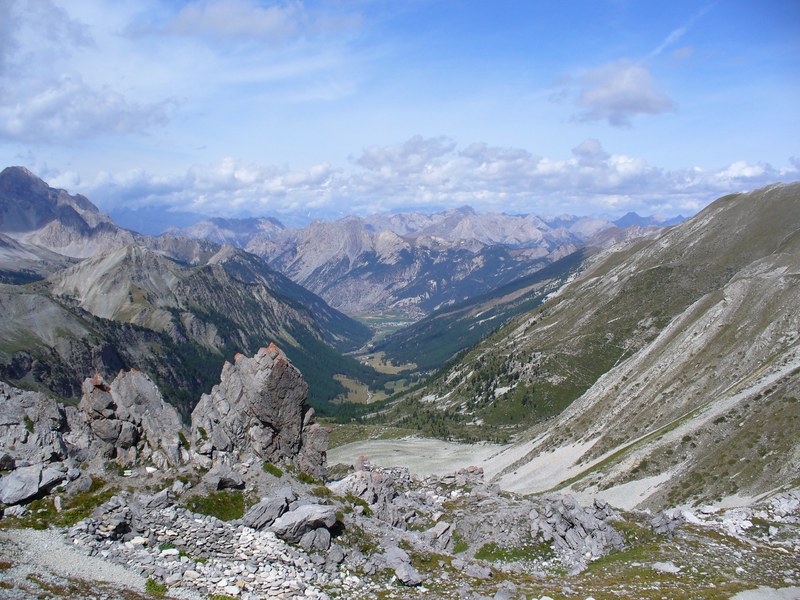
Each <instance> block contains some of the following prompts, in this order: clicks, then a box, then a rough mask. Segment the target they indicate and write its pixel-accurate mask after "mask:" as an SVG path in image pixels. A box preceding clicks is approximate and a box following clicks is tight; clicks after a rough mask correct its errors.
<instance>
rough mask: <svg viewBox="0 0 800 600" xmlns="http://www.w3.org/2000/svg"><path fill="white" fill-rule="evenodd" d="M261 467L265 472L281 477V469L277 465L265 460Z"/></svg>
mask: <svg viewBox="0 0 800 600" xmlns="http://www.w3.org/2000/svg"><path fill="white" fill-rule="evenodd" d="M261 468H262V469H264V472H265V473H269V474H270V475H272V476H273V477H278V478H280V477H283V471H281V468H280V467H279V466H277V465H273V464H272V463H269V462H265V463H264V464H263V465H261Z"/></svg>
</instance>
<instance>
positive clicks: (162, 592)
mask: <svg viewBox="0 0 800 600" xmlns="http://www.w3.org/2000/svg"><path fill="white" fill-rule="evenodd" d="M144 591H145V592H147V593H148V594H150V595H151V596H154V597H155V598H163V597H164V596H166V595H167V586H166V585H165V584H163V583H159V582H158V581H156V580H155V579H148V580H147V581H146V582H145V584H144Z"/></svg>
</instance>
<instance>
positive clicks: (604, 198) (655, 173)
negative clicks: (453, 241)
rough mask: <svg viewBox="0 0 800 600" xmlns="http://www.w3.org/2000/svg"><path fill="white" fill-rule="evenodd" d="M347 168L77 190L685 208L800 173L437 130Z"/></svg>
mask: <svg viewBox="0 0 800 600" xmlns="http://www.w3.org/2000/svg"><path fill="white" fill-rule="evenodd" d="M351 164H352V167H351V168H350V169H347V170H344V169H338V168H334V167H332V166H331V165H329V164H327V163H320V164H317V165H314V166H311V167H309V168H306V169H291V168H289V167H277V166H274V165H264V164H255V163H246V162H243V161H238V160H235V159H233V158H226V159H224V160H221V161H220V162H218V163H216V164H211V165H202V166H200V165H198V166H195V167H192V168H191V169H189V170H188V171H186V172H185V173H182V174H176V175H174V176H169V177H163V176H155V175H151V174H147V173H145V172H143V171H139V170H136V171H128V172H124V173H118V174H113V175H109V174H104V175H102V176H101V177H99V178H97V179H96V180H95V181H93V182H84V183H83V184H82V186H81V188H80V189H79V190H75V191H80V192H82V193H85V194H86V195H88V196H89V197H90V198H91V199H93V200H95V201H96V202H98V203H100V204H101V205H103V206H104V207H105V206H120V205H123V206H128V207H132V208H133V207H137V206H144V205H148V204H159V205H167V206H170V207H173V208H175V209H176V210H191V211H196V212H201V213H205V214H209V215H220V216H222V215H224V216H235V215H238V216H269V215H277V216H281V215H285V214H289V213H291V214H294V215H297V214H298V213H303V214H305V213H311V214H313V215H315V216H325V215H328V216H335V215H340V214H342V213H343V212H344V209H343V208H342V207H344V206H347V207H348V208H347V209H346V211H347V212H354V213H359V212H360V213H365V212H375V211H389V210H398V209H401V210H402V209H406V210H407V209H410V208H419V209H424V208H426V207H427V208H441V207H452V206H460V205H464V204H469V205H472V206H474V207H475V208H476V209H479V210H480V209H482V210H502V211H506V212H521V213H535V214H559V213H563V212H572V213H576V214H587V213H593V214H602V213H619V212H625V211H628V210H636V211H638V212H640V213H645V214H652V213H656V212H658V213H662V214H675V213H676V212H684V213H688V214H691V213H693V212H695V211H696V210H697V209H698V208H700V207H702V206H703V205H705V204H706V203H708V202H709V201H711V200H713V199H714V198H716V197H718V196H720V195H723V194H725V193H727V192H730V191H739V190H741V189H746V188H747V189H753V188H756V187H760V186H762V185H766V184H768V183H774V182H775V181H778V180H781V179H783V180H784V181H786V180H792V179H798V178H800V171H798V169H796V168H795V169H794V170H789V171H778V170H776V169H774V168H773V167H771V166H769V165H751V164H749V163H747V162H744V161H739V162H735V163H733V164H731V165H727V166H725V167H722V168H719V169H713V170H704V169H700V168H697V167H694V168H688V169H683V170H674V171H667V170H664V169H661V168H658V167H656V166H654V165H651V164H649V163H648V162H647V160H646V159H645V158H643V157H637V156H628V155H625V154H614V153H610V152H608V151H606V150H605V149H604V148H603V146H602V145H601V143H600V142H599V141H598V140H596V139H587V140H584V141H583V142H581V143H580V144H578V145H577V146H576V147H575V148H574V149H573V150H572V155H571V156H569V157H567V158H559V157H539V156H534V155H533V154H531V153H530V152H528V151H526V150H523V149H519V148H498V147H491V146H488V145H486V144H483V143H475V144H470V145H467V146H466V147H465V148H464V149H462V150H459V148H458V147H457V144H456V143H455V142H454V141H453V140H451V139H449V138H444V137H439V138H423V137H421V136H415V137H413V138H411V139H410V140H408V141H406V142H404V143H401V144H394V145H389V146H373V147H370V148H367V149H365V150H364V152H363V154H362V155H361V156H360V157H358V158H357V159H354V160H353V161H352V163H351Z"/></svg>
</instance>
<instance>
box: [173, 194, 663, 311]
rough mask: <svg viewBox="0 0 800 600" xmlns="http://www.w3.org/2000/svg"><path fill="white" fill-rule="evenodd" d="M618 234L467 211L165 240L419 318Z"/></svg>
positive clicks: (248, 228)
mask: <svg viewBox="0 0 800 600" xmlns="http://www.w3.org/2000/svg"><path fill="white" fill-rule="evenodd" d="M654 224H655V223H654V222H652V221H648V220H645V219H641V220H640V221H637V222H636V223H635V224H634V225H636V226H637V227H639V228H641V227H642V226H647V225H654ZM612 231H613V232H617V231H619V228H618V227H617V226H615V224H614V223H612V222H610V221H607V220H605V219H596V218H579V217H574V216H568V215H567V216H562V217H559V218H557V219H551V220H550V222H549V223H548V222H546V221H545V220H542V219H540V218H538V217H535V216H533V215H507V214H503V213H476V212H475V211H474V210H473V209H472V208H469V207H462V208H459V209H453V210H447V211H442V212H438V213H433V214H422V213H401V214H395V215H372V216H369V217H363V218H362V217H353V216H350V217H344V218H342V219H339V220H338V221H333V222H323V221H314V222H312V223H311V224H310V225H308V226H307V227H304V228H296V229H289V228H285V227H283V226H282V225H281V224H280V223H279V222H276V221H275V220H272V219H242V220H235V219H211V220H209V221H204V222H201V223H198V224H196V225H193V226H191V227H186V228H182V229H171V230H169V231H168V234H169V235H176V236H181V235H182V236H188V237H191V238H198V239H209V240H214V241H220V242H221V241H224V242H226V243H231V244H233V245H236V246H238V247H242V248H245V249H246V250H248V251H249V252H253V253H254V254H257V255H259V256H261V257H263V258H264V259H265V260H267V261H268V262H269V264H270V265H271V266H272V267H274V268H276V269H277V270H279V271H280V272H282V273H284V274H285V275H287V276H288V277H290V278H291V279H292V280H293V281H296V282H298V283H300V284H301V285H303V286H304V287H306V288H308V289H310V290H312V291H314V292H315V293H317V294H319V295H320V296H322V297H323V298H325V300H326V301H327V302H329V303H330V304H331V306H334V307H336V308H338V309H340V310H344V311H347V312H375V311H387V310H401V311H403V312H406V313H408V314H410V315H413V316H415V317H419V316H421V315H425V314H428V313H430V312H431V311H432V310H436V309H438V308H441V307H443V306H447V305H450V304H454V303H459V302H463V301H465V300H467V299H469V298H472V297H474V296H476V295H480V294H482V293H486V292H489V291H490V290H492V289H495V288H497V287H500V286H502V285H504V284H508V283H510V282H511V281H513V280H515V279H518V278H520V277H524V276H526V275H529V274H531V273H533V272H535V271H536V270H538V269H540V268H542V267H543V266H545V265H547V264H549V263H550V262H553V261H555V260H558V259H560V258H562V257H564V256H566V255H567V254H569V253H571V252H573V251H575V250H576V249H577V248H579V247H581V246H583V245H584V244H586V243H587V242H588V241H589V240H591V239H593V238H595V237H596V236H598V235H600V234H601V233H604V234H605V235H606V236H608V235H611V232H612ZM598 239H600V238H598Z"/></svg>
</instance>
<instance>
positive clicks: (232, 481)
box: [203, 466, 244, 491]
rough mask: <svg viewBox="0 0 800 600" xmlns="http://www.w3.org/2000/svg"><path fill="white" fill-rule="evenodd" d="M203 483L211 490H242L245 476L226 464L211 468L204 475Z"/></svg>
mask: <svg viewBox="0 0 800 600" xmlns="http://www.w3.org/2000/svg"><path fill="white" fill-rule="evenodd" d="M203 485H205V486H206V487H207V488H208V489H209V490H212V491H218V490H227V489H237V490H240V489H242V488H243V487H244V478H243V477H242V476H241V475H240V474H239V473H237V472H236V471H234V470H232V469H229V468H228V467H225V466H218V467H215V468H214V469H212V470H210V471H209V472H208V473H206V474H205V476H204V477H203Z"/></svg>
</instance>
